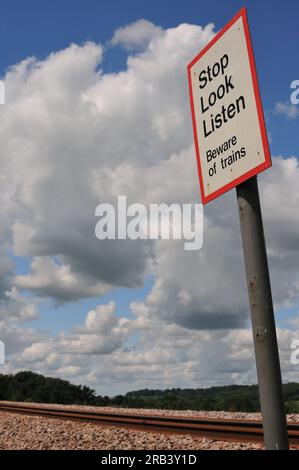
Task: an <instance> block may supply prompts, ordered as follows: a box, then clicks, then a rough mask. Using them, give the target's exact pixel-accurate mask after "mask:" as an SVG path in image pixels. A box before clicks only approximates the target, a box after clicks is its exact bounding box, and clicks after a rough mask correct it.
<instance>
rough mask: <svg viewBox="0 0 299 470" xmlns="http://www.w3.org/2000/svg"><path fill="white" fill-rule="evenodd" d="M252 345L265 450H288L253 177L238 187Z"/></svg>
mask: <svg viewBox="0 0 299 470" xmlns="http://www.w3.org/2000/svg"><path fill="white" fill-rule="evenodd" d="M236 189H237V199H238V206H239V215H240V224H241V234H242V242H243V251H244V260H245V269H246V278H247V287H248V294H249V304H250V311H251V321H252V330H253V341H254V349H255V358H256V368H257V376H258V384H259V396H260V403H261V412H262V418H263V429H264V442H265V447H266V449H268V450H286V449H288V448H289V444H288V432H287V425H286V417H285V412H284V403H283V396H282V383H281V372H280V364H279V354H278V346H277V338H276V328H275V319H274V311H273V303H272V294H271V284H270V277H269V269H268V260H267V252H266V244H265V238H264V230H263V221H262V213H261V207H260V200H259V192H258V185H257V179H256V176H254V177H253V178H250V179H248V180H247V181H245V182H244V183H242V184H240V185H239V186H237V188H236Z"/></svg>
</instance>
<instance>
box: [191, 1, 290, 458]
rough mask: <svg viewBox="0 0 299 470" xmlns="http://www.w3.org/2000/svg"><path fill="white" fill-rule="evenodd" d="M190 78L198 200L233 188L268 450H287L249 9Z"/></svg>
mask: <svg viewBox="0 0 299 470" xmlns="http://www.w3.org/2000/svg"><path fill="white" fill-rule="evenodd" d="M188 80H189V94H190V106H191V115H192V123H193V132H194V142H195V151H196V157H197V163H198V174H199V182H200V189H201V196H202V202H203V204H207V203H208V202H210V201H212V200H213V199H215V198H217V197H219V196H221V195H222V194H223V193H225V192H226V191H229V190H230V189H232V188H234V187H236V190H237V198H238V205H239V213H240V222H241V232H242V240H243V249H244V259H245V266H246V276H247V284H248V291H249V302H250V310H251V318H252V328H253V337H254V347H255V356H256V366H257V375H258V382H259V394H260V402H261V411H262V416H263V426H264V438H265V446H266V448H267V449H273V450H274V449H288V433H287V426H286V418H285V414H284V403H283V396H282V382H281V372H280V364H279V355H278V346H277V338H276V329H275V320H274V313H273V303H272V296H271V285H270V278H269V270H268V261H267V253H266V246H265V239H264V232H263V222H262V215H261V208H260V202H259V194H258V187H257V180H256V175H257V174H258V173H260V172H262V171H264V170H265V169H267V168H269V167H270V166H271V155H270V150H269V145H268V138H267V132H266V126H265V120H264V115H263V108H262V102H261V98H260V93H259V87H258V79H257V73H256V69H255V61H254V54H253V48H252V44H251V37H250V31H249V25H248V20H247V14H246V8H242V9H241V10H240V12H239V13H238V14H237V15H236V16H235V17H234V18H233V19H232V20H231V21H230V22H229V23H228V24H227V25H226V26H225V27H224V28H223V29H222V30H221V31H219V32H218V33H217V34H216V36H215V37H214V38H213V39H212V40H211V41H210V42H209V44H207V45H206V46H205V47H204V48H203V49H202V51H200V53H199V54H198V55H197V56H196V57H194V59H193V60H192V61H191V62H190V63H189V65H188Z"/></svg>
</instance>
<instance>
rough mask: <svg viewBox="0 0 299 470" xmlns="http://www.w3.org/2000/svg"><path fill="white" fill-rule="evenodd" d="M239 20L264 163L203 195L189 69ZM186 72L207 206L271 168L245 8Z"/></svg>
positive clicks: (197, 147)
mask: <svg viewBox="0 0 299 470" xmlns="http://www.w3.org/2000/svg"><path fill="white" fill-rule="evenodd" d="M239 18H242V21H243V26H244V32H245V38H246V45H247V52H248V56H249V62H250V70H251V78H252V83H253V89H254V96H255V103H256V107H257V113H258V119H259V125H260V131H261V137H262V143H263V149H264V154H265V161H264V162H263V163H261V164H260V165H257V166H256V167H255V168H252V169H251V170H250V171H248V172H247V173H244V174H243V175H241V176H239V177H238V178H236V179H234V180H233V181H231V182H230V183H228V184H226V185H224V186H223V187H222V188H219V189H217V190H216V191H214V192H213V193H211V194H208V195H205V193H204V185H203V177H202V170H201V164H200V152H199V144H198V138H197V128H196V120H195V110H194V99H193V92H192V82H191V68H192V66H193V65H194V64H195V63H196V62H197V61H198V60H199V59H200V58H201V57H202V56H203V55H204V54H205V53H206V52H207V51H208V50H209V49H210V48H211V47H212V46H213V45H214V44H215V43H216V42H217V41H218V39H220V38H221V37H222V36H223V34H224V33H225V32H226V31H227V30H228V29H229V28H230V27H231V26H232V25H233V24H234V23H235V22H236V21H237V20H238V19H239ZM187 71H188V84H189V98H190V107H191V115H192V124H193V134H194V143H195V152H196V159H197V169H198V176H199V183H200V192H201V198H202V203H203V204H207V203H208V202H210V201H212V200H213V199H215V198H217V197H218V196H221V195H222V194H224V193H226V192H227V191H229V190H230V189H232V188H234V187H236V186H237V185H238V184H240V183H243V181H246V180H247V179H249V178H251V177H252V176H254V175H257V174H258V173H260V172H262V171H264V170H266V169H267V168H270V167H271V166H272V162H271V154H270V149H269V142H268V137H267V131H266V125H265V119H264V113H263V106H262V101H261V95H260V91H259V85H258V78H257V73H256V66H255V60H254V54H253V48H252V42H251V36H250V31H249V25H248V18H247V11H246V7H243V8H241V10H240V11H239V12H238V13H237V14H236V15H235V16H234V17H233V18H232V19H231V20H230V21H229V22H228V23H227V24H226V25H225V26H224V28H222V29H221V31H219V32H218V33H217V34H216V36H215V37H214V38H213V39H212V40H211V41H210V42H209V43H208V44H207V45H206V46H205V47H204V48H203V49H202V50H201V51H200V53H199V54H198V55H197V56H196V57H194V59H193V60H192V61H191V62H190V63H189V64H188V66H187Z"/></svg>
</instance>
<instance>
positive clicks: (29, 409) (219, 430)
mask: <svg viewBox="0 0 299 470" xmlns="http://www.w3.org/2000/svg"><path fill="white" fill-rule="evenodd" d="M1 411H2V412H11V413H21V414H26V415H37V416H43V417H47V418H60V419H69V420H75V421H81V422H87V423H94V424H100V425H110V426H122V427H129V428H133V429H139V430H145V431H153V432H166V433H180V434H182V433H183V434H186V433H187V434H194V435H198V436H204V437H207V438H212V439H218V440H229V441H238V442H263V427H262V423H261V422H260V421H253V420H232V419H217V418H189V417H178V416H159V415H133V414H127V413H112V412H110V413H108V412H102V411H91V410H80V409H72V408H56V407H55V408H54V407H51V405H49V406H44V405H42V406H38V405H29V404H19V403H6V402H5V403H3V402H0V412H1ZM288 434H289V440H290V444H291V445H294V446H296V447H297V446H299V423H289V424H288Z"/></svg>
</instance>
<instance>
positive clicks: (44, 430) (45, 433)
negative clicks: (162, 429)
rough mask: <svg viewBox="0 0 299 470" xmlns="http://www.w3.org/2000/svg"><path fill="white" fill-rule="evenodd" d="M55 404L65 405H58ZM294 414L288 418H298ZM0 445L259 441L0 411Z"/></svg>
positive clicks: (208, 446)
mask: <svg viewBox="0 0 299 470" xmlns="http://www.w3.org/2000/svg"><path fill="white" fill-rule="evenodd" d="M48 406H51V407H53V406H57V408H66V406H64V405H63V406H60V405H48ZM69 408H75V409H85V410H100V411H106V412H108V411H109V412H118V413H119V412H125V413H131V412H132V413H135V414H156V415H157V414H159V415H172V416H192V417H215V418H235V419H259V418H260V416H259V414H257V413H227V412H194V411H172V410H167V411H166V410H144V409H134V410H131V409H120V408H110V407H109V408H108V407H105V408H103V407H100V408H98V407H90V406H88V407H82V406H80V407H79V406H69ZM298 418H299V417H298V415H291V416H289V419H288V420H289V421H291V422H294V421H299V419H298ZM0 427H1V433H0V449H1V450H8V449H40V450H41V449H42V450H49V449H53V450H54V449H57V450H59V449H65V450H80V449H82V450H83V449H84V450H85V449H95V450H129V449H136V450H137V449H140V450H168V449H170V450H176V449H177V450H196V449H205V450H219V449H221V450H222V449H225V450H243V449H263V446H262V445H261V444H256V443H238V442H225V441H217V440H212V439H206V438H201V437H197V436H192V435H187V434H166V433H153V432H144V431H135V430H131V429H127V428H120V427H114V426H100V425H97V424H90V423H78V422H75V421H69V420H60V419H53V418H45V417H40V416H25V415H19V414H14V413H7V412H0Z"/></svg>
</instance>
